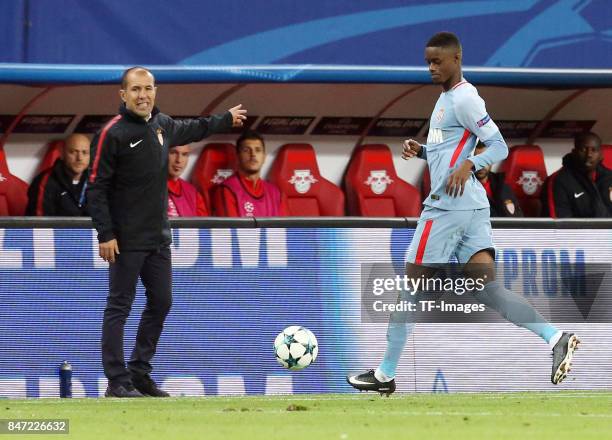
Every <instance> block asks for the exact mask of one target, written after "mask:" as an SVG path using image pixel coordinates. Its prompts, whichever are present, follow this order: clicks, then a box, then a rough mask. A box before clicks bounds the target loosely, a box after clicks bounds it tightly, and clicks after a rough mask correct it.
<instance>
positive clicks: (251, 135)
mask: <svg viewBox="0 0 612 440" xmlns="http://www.w3.org/2000/svg"><path fill="white" fill-rule="evenodd" d="M253 139H254V140H258V141H259V142H261V145H263V147H264V150H265V149H266V143H265V142H264V138H263V137H262V136H261V135H260V134H259V133H257V132H256V131H255V130H248V129H247V130H245V131H243V132H242V134H241V135H240V137H239V138H238V140H237V141H236V151H239V150H240V144H242V142H243V141H246V140H253Z"/></svg>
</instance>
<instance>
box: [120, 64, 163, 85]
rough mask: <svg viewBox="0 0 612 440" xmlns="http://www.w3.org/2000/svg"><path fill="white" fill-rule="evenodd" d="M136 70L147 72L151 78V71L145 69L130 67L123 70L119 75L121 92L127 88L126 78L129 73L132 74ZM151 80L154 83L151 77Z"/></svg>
mask: <svg viewBox="0 0 612 440" xmlns="http://www.w3.org/2000/svg"><path fill="white" fill-rule="evenodd" d="M136 70H143V71H145V72H148V73H149V74H151V76H153V74H152V73H151V71H150V70H149V69H147V68H146V67H142V66H134V67H130V68H129V69H125V70H124V71H123V75H121V88H122V89H123V90H125V88H126V87H127V77H128V75H129V74H130V73H131V72H134V71H136ZM153 80H154V81H155V76H153Z"/></svg>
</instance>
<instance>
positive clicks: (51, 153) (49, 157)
mask: <svg viewBox="0 0 612 440" xmlns="http://www.w3.org/2000/svg"><path fill="white" fill-rule="evenodd" d="M63 147H64V141H63V140H61V139H60V140H55V141H51V142H49V143H48V144H47V152H46V153H45V157H43V160H42V162H40V164H39V165H38V171H37V172H36V174H37V175H38V174H40V173H42V172H43V171H45V170H48V169H49V168H51V167H52V166H53V164H54V163H55V161H56V160H57V159H59V158H60V157H61V155H62V148H63Z"/></svg>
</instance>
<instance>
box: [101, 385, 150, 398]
mask: <svg viewBox="0 0 612 440" xmlns="http://www.w3.org/2000/svg"><path fill="white" fill-rule="evenodd" d="M104 397H144V396H143V395H142V394H141V393H140V391H138V390H137V389H135V388H134V387H133V386H132V385H130V384H127V385H121V384H119V385H113V386H111V385H110V384H109V385H108V386H107V387H106V392H105V393H104Z"/></svg>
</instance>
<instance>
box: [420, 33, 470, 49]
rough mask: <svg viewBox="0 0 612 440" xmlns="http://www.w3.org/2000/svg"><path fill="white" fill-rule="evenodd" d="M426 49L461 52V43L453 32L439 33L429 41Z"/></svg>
mask: <svg viewBox="0 0 612 440" xmlns="http://www.w3.org/2000/svg"><path fill="white" fill-rule="evenodd" d="M425 47H441V48H444V49H453V50H456V51H457V52H461V43H460V42H459V38H458V37H457V35H455V34H453V33H452V32H438V33H437V34H435V35H434V36H433V37H431V38H430V39H429V41H428V42H427V44H426V45H425Z"/></svg>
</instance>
